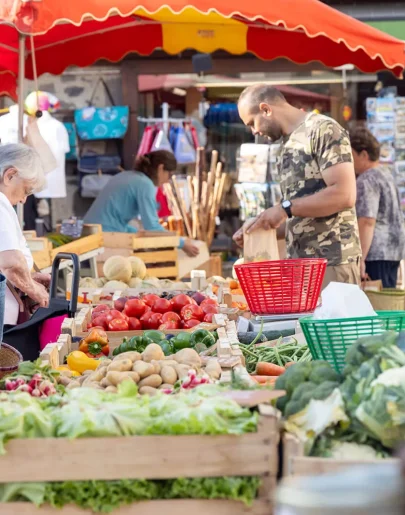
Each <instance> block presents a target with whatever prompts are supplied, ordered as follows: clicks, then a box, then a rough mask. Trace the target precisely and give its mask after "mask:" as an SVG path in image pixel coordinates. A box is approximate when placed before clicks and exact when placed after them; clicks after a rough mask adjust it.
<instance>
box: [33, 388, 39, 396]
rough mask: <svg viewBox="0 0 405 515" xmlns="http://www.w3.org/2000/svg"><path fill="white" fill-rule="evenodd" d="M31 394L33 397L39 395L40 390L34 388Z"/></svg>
mask: <svg viewBox="0 0 405 515" xmlns="http://www.w3.org/2000/svg"><path fill="white" fill-rule="evenodd" d="M31 395H32V396H33V397H41V392H40V391H39V390H38V388H34V390H32V392H31Z"/></svg>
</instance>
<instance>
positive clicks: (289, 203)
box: [281, 200, 291, 207]
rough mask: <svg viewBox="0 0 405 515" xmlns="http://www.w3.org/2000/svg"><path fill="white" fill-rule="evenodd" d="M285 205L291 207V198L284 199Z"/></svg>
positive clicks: (283, 204)
mask: <svg viewBox="0 0 405 515" xmlns="http://www.w3.org/2000/svg"><path fill="white" fill-rule="evenodd" d="M281 205H282V206H283V207H290V206H291V202H290V201H289V200H284V201H283V203H282V204H281Z"/></svg>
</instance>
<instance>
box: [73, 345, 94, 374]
mask: <svg viewBox="0 0 405 515" xmlns="http://www.w3.org/2000/svg"><path fill="white" fill-rule="evenodd" d="M67 364H68V365H69V368H70V369H71V370H75V371H76V372H79V373H80V374H82V373H83V372H85V371H86V370H96V368H97V367H98V366H99V364H100V361H99V360H97V359H92V358H89V357H88V356H86V354H85V353H84V352H81V351H79V350H75V351H73V352H71V353H70V354H69V355H68V357H67Z"/></svg>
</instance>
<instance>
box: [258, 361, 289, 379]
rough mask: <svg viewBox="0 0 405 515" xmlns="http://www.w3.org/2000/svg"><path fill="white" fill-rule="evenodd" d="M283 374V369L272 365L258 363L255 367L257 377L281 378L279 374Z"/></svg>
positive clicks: (262, 362) (263, 362)
mask: <svg viewBox="0 0 405 515" xmlns="http://www.w3.org/2000/svg"><path fill="white" fill-rule="evenodd" d="M284 372H285V368H284V367H280V366H279V365H275V364H274V363H266V362H265V361H259V362H258V363H257V365H256V374H257V375H259V376H281V374H284Z"/></svg>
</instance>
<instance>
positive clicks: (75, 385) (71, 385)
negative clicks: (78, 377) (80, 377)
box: [67, 381, 80, 390]
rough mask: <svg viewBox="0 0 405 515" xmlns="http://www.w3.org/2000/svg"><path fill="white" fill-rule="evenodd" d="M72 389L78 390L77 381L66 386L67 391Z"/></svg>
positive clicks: (78, 384)
mask: <svg viewBox="0 0 405 515" xmlns="http://www.w3.org/2000/svg"><path fill="white" fill-rule="evenodd" d="M73 388H80V383H79V381H70V383H69V384H68V385H67V389H68V390H73Z"/></svg>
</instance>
